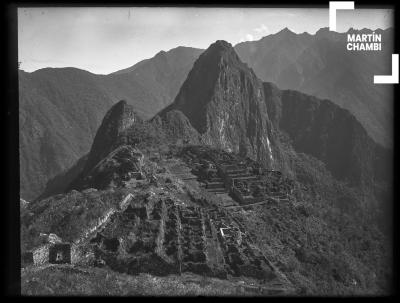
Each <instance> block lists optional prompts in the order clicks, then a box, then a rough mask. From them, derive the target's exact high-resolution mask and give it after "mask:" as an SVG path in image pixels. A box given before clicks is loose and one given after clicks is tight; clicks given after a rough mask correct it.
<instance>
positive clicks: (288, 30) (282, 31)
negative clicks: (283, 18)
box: [276, 27, 296, 35]
mask: <svg viewBox="0 0 400 303" xmlns="http://www.w3.org/2000/svg"><path fill="white" fill-rule="evenodd" d="M276 34H277V35H282V34H283V35H287V34H294V35H296V33H294V32H292V31H291V30H290V29H289V28H288V27H285V28H284V29H282V30H280V31H279V32H277V33H276Z"/></svg>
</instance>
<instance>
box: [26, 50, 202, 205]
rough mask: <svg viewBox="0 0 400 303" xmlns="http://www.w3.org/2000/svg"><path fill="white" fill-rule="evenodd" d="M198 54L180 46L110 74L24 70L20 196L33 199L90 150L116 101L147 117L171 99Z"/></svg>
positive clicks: (77, 70)
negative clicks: (127, 68) (128, 68)
mask: <svg viewBox="0 0 400 303" xmlns="http://www.w3.org/2000/svg"><path fill="white" fill-rule="evenodd" d="M200 52H201V50H197V49H193V48H185V47H178V48H176V49H173V50H170V51H168V52H160V53H159V54H157V55H156V56H155V57H154V58H151V59H148V60H145V61H142V62H141V63H139V64H136V65H135V66H134V67H133V68H132V70H125V71H124V72H123V73H122V72H121V73H119V74H111V75H106V76H103V75H94V74H91V73H89V72H86V71H83V70H79V69H76V68H45V69H41V70H38V71H36V72H33V73H26V72H23V71H20V73H19V86H20V87H19V91H20V100H19V106H20V118H19V119H20V163H21V166H20V175H21V178H20V181H21V191H20V193H21V196H22V197H23V198H25V199H28V200H33V199H34V198H36V197H37V196H38V195H39V194H40V193H41V191H42V190H43V189H44V188H45V185H46V182H47V181H48V180H50V179H52V178H53V177H55V176H56V175H58V174H62V173H63V172H64V170H66V169H68V168H70V167H71V166H72V165H73V164H74V163H75V162H76V161H77V160H78V159H79V158H80V157H82V156H83V155H84V154H86V153H88V152H89V148H90V142H91V141H92V140H93V137H94V135H95V132H96V129H97V128H98V127H99V125H100V122H101V119H102V117H103V116H104V114H105V113H106V111H107V110H108V109H109V108H110V106H111V105H112V104H114V103H115V102H117V101H119V100H121V99H125V100H127V102H128V103H129V104H132V105H133V106H134V108H135V111H136V112H138V113H139V114H140V115H141V116H143V117H145V118H149V117H151V116H153V115H154V114H155V113H156V112H157V111H159V110H161V109H162V108H163V107H165V106H166V105H167V104H169V103H170V102H172V100H173V99H174V98H175V96H176V93H177V91H178V89H179V87H180V85H181V84H182V83H183V81H184V80H185V78H186V75H187V73H188V72H189V70H190V68H191V66H192V65H193V62H194V60H195V59H196V58H197V57H196V56H198V54H199V53H200Z"/></svg>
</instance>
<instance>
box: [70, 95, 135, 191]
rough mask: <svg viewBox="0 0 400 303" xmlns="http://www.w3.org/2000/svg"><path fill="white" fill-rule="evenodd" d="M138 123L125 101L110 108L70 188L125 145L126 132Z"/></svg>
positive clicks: (130, 107)
mask: <svg viewBox="0 0 400 303" xmlns="http://www.w3.org/2000/svg"><path fill="white" fill-rule="evenodd" d="M139 121H142V120H141V119H140V118H139V117H138V116H137V114H136V113H135V111H134V110H133V107H132V106H131V105H129V104H128V103H127V102H126V101H124V100H122V101H120V102H118V103H117V104H115V105H114V106H113V107H111V109H110V110H109V111H108V112H107V113H106V115H105V117H104V119H103V121H102V123H101V125H100V128H99V130H98V131H97V133H96V136H95V138H94V141H93V144H92V147H91V149H90V152H89V154H88V157H87V161H86V163H85V167H84V169H83V170H82V172H81V174H80V176H79V177H78V178H77V179H76V180H75V181H74V182H73V184H72V187H73V188H74V187H76V185H77V184H79V183H81V182H82V178H84V177H85V176H86V175H87V174H88V173H89V172H90V170H92V169H93V168H94V167H95V166H96V165H97V164H98V163H99V162H100V161H101V160H103V159H104V158H106V156H107V155H109V154H110V153H111V152H112V151H113V150H114V149H116V148H117V147H119V146H121V145H123V144H125V143H127V140H128V139H127V132H126V131H127V130H128V129H129V128H130V127H131V126H132V125H133V124H134V123H135V122H139Z"/></svg>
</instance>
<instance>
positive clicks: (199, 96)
mask: <svg viewBox="0 0 400 303" xmlns="http://www.w3.org/2000/svg"><path fill="white" fill-rule="evenodd" d="M171 110H177V111H181V112H182V113H183V114H184V115H185V116H186V117H187V118H188V121H189V122H190V124H191V126H192V127H193V128H194V129H195V130H196V131H197V132H198V133H199V134H200V137H201V142H203V143H204V144H209V145H214V146H218V147H220V148H224V149H227V150H230V151H233V152H237V153H240V154H243V155H249V156H251V157H253V158H254V159H258V160H260V161H261V162H262V163H264V164H265V165H266V166H268V167H272V166H273V151H272V148H271V146H272V145H271V143H270V141H271V135H272V130H271V125H270V124H269V119H268V113H267V107H266V104H265V102H264V94H263V89H262V83H261V81H260V80H259V79H258V78H257V77H256V75H255V74H254V72H253V71H252V70H251V69H250V68H249V67H247V65H246V64H244V63H243V62H241V60H240V59H239V57H238V55H237V54H236V52H235V50H234V49H233V47H232V46H231V45H230V44H229V43H227V42H225V41H221V40H220V41H217V42H215V43H213V44H211V46H210V47H209V48H208V49H207V50H206V51H204V53H203V54H201V55H200V57H199V58H198V59H197V60H196V62H195V63H194V65H193V68H192V70H191V71H190V72H189V74H188V77H187V79H186V80H185V82H184V83H183V85H182V87H181V89H180V91H179V93H178V95H177V96H176V98H175V101H174V102H173V103H172V104H171V105H170V106H168V107H167V108H166V109H164V110H163V111H162V112H161V113H160V116H161V117H162V118H163V119H164V120H165V118H166V114H167V113H168V112H169V111H171Z"/></svg>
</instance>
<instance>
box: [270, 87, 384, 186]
mask: <svg viewBox="0 0 400 303" xmlns="http://www.w3.org/2000/svg"><path fill="white" fill-rule="evenodd" d="M263 85H264V94H265V96H266V99H265V101H266V104H267V108H268V114H269V117H270V118H271V120H272V122H273V124H274V126H275V127H276V128H277V129H279V130H280V131H283V132H285V133H287V134H288V135H289V137H290V139H291V140H292V145H293V147H294V149H295V150H296V151H297V152H301V153H306V154H309V155H311V156H314V157H315V158H317V159H319V160H321V161H322V162H324V163H325V165H326V167H327V169H328V170H329V171H330V172H331V173H332V175H333V176H334V177H335V178H336V179H338V180H341V181H345V182H347V183H349V184H350V185H353V186H361V185H362V186H371V185H372V184H374V183H375V182H376V181H388V180H389V178H390V162H391V156H390V152H389V151H388V150H386V149H384V148H383V147H382V146H380V145H379V144H377V143H375V142H374V141H373V140H372V139H371V137H370V136H369V135H368V134H367V132H366V130H365V129H364V128H363V126H362V125H361V123H360V122H359V121H358V120H357V119H356V118H355V117H354V116H353V115H352V114H351V113H350V112H349V111H348V110H346V109H343V108H340V107H339V106H337V105H336V104H334V103H332V102H331V101H329V100H321V99H318V98H316V97H313V96H310V95H306V94H303V93H300V92H297V91H292V90H283V91H280V90H279V89H278V88H277V87H276V86H275V85H274V84H271V83H263Z"/></svg>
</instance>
